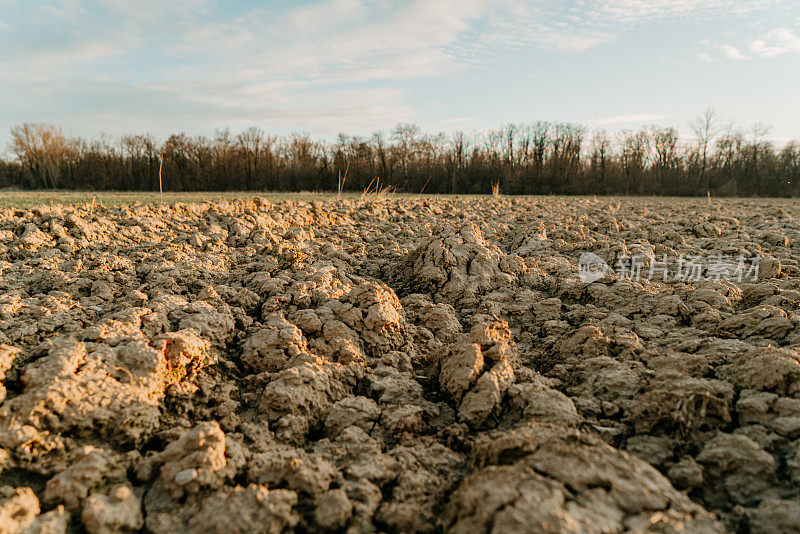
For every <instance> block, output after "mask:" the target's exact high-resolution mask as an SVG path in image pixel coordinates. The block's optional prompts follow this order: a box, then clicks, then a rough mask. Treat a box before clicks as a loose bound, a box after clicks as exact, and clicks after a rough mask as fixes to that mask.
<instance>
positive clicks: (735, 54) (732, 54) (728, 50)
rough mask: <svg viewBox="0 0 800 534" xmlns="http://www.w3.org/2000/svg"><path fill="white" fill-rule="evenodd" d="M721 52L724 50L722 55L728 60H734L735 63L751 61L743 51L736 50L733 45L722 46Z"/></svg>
mask: <svg viewBox="0 0 800 534" xmlns="http://www.w3.org/2000/svg"><path fill="white" fill-rule="evenodd" d="M719 48H720V50H722V55H723V56H725V58H726V59H732V60H734V61H743V60H745V59H750V58H749V57H748V56H746V55H744V54H743V53H742V52H741V50H739V49H738V48H736V47H735V46H731V45H720V47H719Z"/></svg>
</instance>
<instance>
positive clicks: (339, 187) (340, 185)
mask: <svg viewBox="0 0 800 534" xmlns="http://www.w3.org/2000/svg"><path fill="white" fill-rule="evenodd" d="M349 170H350V162H349V161H348V162H347V167H345V169H344V176H342V171H339V180H338V184H337V192H336V198H337V199H339V198H342V189H344V184H345V182H346V181H347V171H349Z"/></svg>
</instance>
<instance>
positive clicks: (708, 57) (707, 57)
mask: <svg viewBox="0 0 800 534" xmlns="http://www.w3.org/2000/svg"><path fill="white" fill-rule="evenodd" d="M697 59H699V60H700V61H702V62H703V63H713V62H714V58H713V57H712V56H711V55H710V54H706V53H705V52H701V53H699V54H697Z"/></svg>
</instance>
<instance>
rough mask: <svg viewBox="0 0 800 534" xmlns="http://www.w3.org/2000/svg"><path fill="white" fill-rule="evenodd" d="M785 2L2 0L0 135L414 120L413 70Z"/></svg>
mask: <svg viewBox="0 0 800 534" xmlns="http://www.w3.org/2000/svg"><path fill="white" fill-rule="evenodd" d="M785 1H786V0H757V1H756V2H746V1H744V0H705V1H700V0H674V1H672V2H663V1H660V0H598V1H597V2H587V1H585V0H565V1H561V0H537V1H536V2H522V1H517V0H410V1H407V2H390V1H388V0H317V1H311V2H303V3H294V2H291V3H290V2H269V3H260V2H241V3H240V2H219V1H218V0H185V1H182V2H164V1H163V0H137V1H136V2H130V1H128V0H47V1H45V0H25V1H22V0H0V6H2V7H3V9H2V11H0V12H2V14H3V19H2V21H0V50H3V51H4V54H2V55H1V56H0V84H2V86H3V88H4V89H3V93H4V101H5V103H6V104H7V105H6V106H4V108H5V110H4V111H0V135H2V130H3V129H6V125H5V124H3V123H2V121H17V120H18V119H19V118H20V117H21V118H22V120H28V119H33V118H37V120H52V121H63V122H65V123H66V122H67V121H71V120H72V121H74V123H75V124H78V123H79V122H80V121H82V120H83V121H84V123H86V124H88V123H91V124H93V125H96V126H97V127H102V128H103V129H109V130H115V129H123V130H127V129H128V128H129V126H128V124H142V125H143V127H145V128H147V129H152V130H157V129H159V128H162V129H166V128H168V127H167V126H164V125H166V124H169V125H170V126H169V128H170V129H181V128H184V127H185V128H187V129H190V128H192V127H197V128H198V129H202V128H205V129H206V130H207V129H208V128H209V127H216V126H218V125H225V124H229V125H237V124H242V125H245V124H253V123H259V124H260V125H262V126H265V127H268V128H273V127H274V128H315V129H319V130H318V131H320V132H324V133H327V132H330V131H331V130H339V129H348V130H361V131H363V129H372V128H384V127H386V125H387V124H391V123H392V122H396V121H398V120H401V119H405V120H421V119H422V117H420V116H419V112H418V110H417V108H416V106H417V105H420V104H417V103H415V102H412V101H411V100H410V97H409V91H408V87H409V86H410V85H411V84H412V83H413V82H414V81H417V83H419V81H423V80H424V81H425V82H426V83H435V81H436V80H438V79H447V77H449V76H452V75H453V74H454V73H458V72H462V71H469V69H472V68H475V67H476V66H477V67H480V65H481V63H489V62H491V61H492V60H493V58H494V57H496V56H497V55H499V54H501V53H505V52H506V51H507V50H508V49H509V48H516V49H521V48H531V49H535V50H538V51H539V52H543V51H557V52H559V53H563V54H578V53H581V52H584V51H587V50H590V49H592V48H596V47H598V46H601V45H603V44H605V43H610V42H613V41H615V40H618V39H620V37H621V36H622V35H624V34H625V32H627V31H629V30H630V29H632V28H634V27H635V26H636V25H638V24H642V23H645V22H648V21H653V20H662V19H669V18H673V17H675V16H677V15H689V14H691V16H692V18H693V19H694V20H703V19H704V18H710V17H713V16H716V15H718V14H720V13H743V12H745V11H748V12H749V11H752V10H754V9H764V8H765V7H769V6H774V5H777V4H779V3H781V2H785ZM9 28H10V29H11V30H12V31H4V29H9ZM787 32H788V33H787ZM793 39H795V40H796V37H795V36H794V33H793V32H790V31H788V30H787V31H782V32H777V33H770V34H769V35H765V36H762V38H761V40H762V41H763V46H761V45H760V44H759V43H755V44H751V47H749V48H746V50H749V53H752V54H753V55H762V54H766V53H768V52H765V50H767V49H768V48H769V47H773V48H775V50H774V51H773V52H772V53H776V54H777V53H779V52H778V50H777V49H778V48H780V49H781V50H791V49H792V48H791V47H792V46H794V45H793V44H792V43H793V42H794V41H793ZM753 47H755V49H754V48H753ZM737 50H738V49H737ZM780 53H784V52H780ZM740 54H741V52H740ZM741 55H742V56H743V55H744V54H741ZM697 57H698V59H700V60H702V61H707V60H709V59H712V58H711V56H710V54H699V55H698V56H697ZM8 110H13V113H12V111H8ZM22 115H25V116H22ZM462 115H463V113H461V114H459V115H458V117H462ZM644 117H645V118H644V119H641V120H654V119H653V118H650V119H648V118H647V117H648V116H644ZM83 118H85V120H84V119H83ZM449 119H453V118H452V117H447V116H443V117H441V118H440V120H439V123H440V124H448V122H447V121H448V120H449ZM453 120H456V119H453ZM634 122H635V121H634ZM147 124H150V126H149V127H147ZM65 125H66V124H65ZM184 125H186V126H184ZM1 142H2V139H0V143H1Z"/></svg>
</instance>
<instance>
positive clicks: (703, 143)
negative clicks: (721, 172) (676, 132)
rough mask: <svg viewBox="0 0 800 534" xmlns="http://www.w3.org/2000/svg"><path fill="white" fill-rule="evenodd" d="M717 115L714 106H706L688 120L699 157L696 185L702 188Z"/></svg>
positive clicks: (716, 127) (716, 130)
mask: <svg viewBox="0 0 800 534" xmlns="http://www.w3.org/2000/svg"><path fill="white" fill-rule="evenodd" d="M717 123H718V117H717V112H716V111H714V108H708V109H706V110H705V111H704V112H703V113H701V114H700V115H697V116H696V117H695V118H694V119H692V120H691V121H690V122H689V127H690V128H691V129H692V132H693V133H694V136H695V139H696V140H697V152H698V157H699V159H700V175H699V177H698V181H697V185H698V186H699V187H700V188H701V189H702V188H703V187H705V186H706V185H707V182H706V169H707V168H708V149H709V147H710V146H711V141H712V140H713V138H714V136H716V135H717V133H718V125H717Z"/></svg>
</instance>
